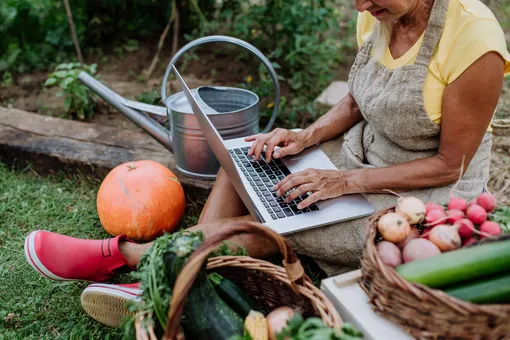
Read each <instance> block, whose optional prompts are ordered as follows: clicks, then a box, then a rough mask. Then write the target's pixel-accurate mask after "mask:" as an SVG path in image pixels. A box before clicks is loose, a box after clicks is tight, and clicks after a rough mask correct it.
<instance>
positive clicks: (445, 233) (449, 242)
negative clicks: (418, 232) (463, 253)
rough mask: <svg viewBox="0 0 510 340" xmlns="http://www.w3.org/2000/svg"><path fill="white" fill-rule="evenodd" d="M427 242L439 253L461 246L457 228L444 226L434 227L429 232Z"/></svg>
mask: <svg viewBox="0 0 510 340" xmlns="http://www.w3.org/2000/svg"><path fill="white" fill-rule="evenodd" d="M429 240H430V242H432V243H434V244H435V245H436V246H437V247H438V248H439V250H441V251H448V250H453V249H457V248H458V247H460V245H461V244H462V240H461V239H460V236H459V233H458V232H457V228H454V227H453V226H451V225H446V224H440V225H438V226H435V227H434V228H433V229H432V231H431V232H430V237H429Z"/></svg>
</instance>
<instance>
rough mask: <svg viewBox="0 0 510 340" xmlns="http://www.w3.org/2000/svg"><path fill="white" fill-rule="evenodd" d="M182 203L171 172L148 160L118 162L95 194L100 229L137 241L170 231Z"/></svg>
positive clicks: (180, 210) (183, 204)
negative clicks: (101, 227)
mask: <svg viewBox="0 0 510 340" xmlns="http://www.w3.org/2000/svg"><path fill="white" fill-rule="evenodd" d="M185 206H186V202H185V197H184V190H183V188H182V185H181V183H180V182H179V181H178V180H177V177H176V176H175V174H174V173H173V172H172V171H170V170H169V169H168V168H167V167H165V166H164V165H162V164H160V163H158V162H154V161H150V160H143V161H136V162H129V163H124V164H121V165H118V166H117V167H115V168H114V169H112V170H111V171H110V173H109V174H108V175H107V176H106V177H105V179H104V180H103V182H102V183H101V186H100V187H99V191H98V193H97V213H98V215H99V220H100V221H101V224H102V225H103V228H104V229H105V230H106V231H107V232H108V233H109V234H110V235H112V236H117V235H119V234H125V235H127V236H128V237H129V238H131V239H133V240H137V241H150V240H153V239H155V238H157V237H158V236H161V235H162V234H163V233H164V232H172V231H174V230H175V228H176V227H177V226H178V224H179V223H180V221H181V219H182V217H183V215H184V208H185Z"/></svg>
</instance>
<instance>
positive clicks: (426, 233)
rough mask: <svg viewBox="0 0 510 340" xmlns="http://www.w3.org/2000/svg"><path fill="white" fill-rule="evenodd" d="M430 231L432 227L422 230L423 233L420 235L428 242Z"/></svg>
mask: <svg viewBox="0 0 510 340" xmlns="http://www.w3.org/2000/svg"><path fill="white" fill-rule="evenodd" d="M431 230H432V227H427V228H425V229H423V232H422V233H421V237H422V238H424V239H427V240H428V239H429V236H430V231H431Z"/></svg>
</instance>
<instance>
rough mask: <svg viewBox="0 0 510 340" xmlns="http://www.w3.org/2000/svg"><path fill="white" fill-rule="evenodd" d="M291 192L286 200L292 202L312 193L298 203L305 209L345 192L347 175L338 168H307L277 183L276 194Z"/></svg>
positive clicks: (299, 207) (299, 206)
mask: <svg viewBox="0 0 510 340" xmlns="http://www.w3.org/2000/svg"><path fill="white" fill-rule="evenodd" d="M292 189H295V190H294V191H292V192H290V193H289V195H288V196H287V197H286V198H285V202H287V203H288V202H290V201H292V200H294V199H295V198H297V197H298V196H301V195H303V194H305V193H307V192H311V193H312V194H311V195H310V196H308V198H307V199H305V200H304V201H302V202H300V203H299V204H298V206H297V207H298V209H304V208H306V207H308V206H309V205H310V204H312V203H315V202H317V201H319V200H325V199H328V198H333V197H338V196H341V195H343V194H344V193H345V189H346V176H345V173H344V172H342V171H338V170H317V169H307V170H303V171H300V172H296V173H293V174H290V175H288V176H287V177H285V178H284V179H282V180H281V181H280V182H279V183H277V184H276V185H275V190H276V194H277V195H278V196H282V195H284V194H285V193H286V192H288V191H289V190H292Z"/></svg>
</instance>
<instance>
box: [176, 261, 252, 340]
mask: <svg viewBox="0 0 510 340" xmlns="http://www.w3.org/2000/svg"><path fill="white" fill-rule="evenodd" d="M183 316H184V319H183V320H182V322H181V325H182V328H183V331H184V335H185V336H186V339H193V340H217V339H228V338H230V337H231V336H234V335H236V334H243V332H244V319H243V318H241V317H240V316H239V315H238V314H237V313H236V312H235V311H234V310H233V309H232V308H230V307H229V306H228V305H227V303H226V302H225V301H223V300H222V299H221V298H220V297H219V295H218V294H217V293H216V291H215V290H214V288H213V286H212V283H211V282H210V281H209V280H208V278H207V274H206V273H205V266H204V267H203V270H202V271H201V273H200V274H199V276H198V277H197V279H196V281H195V283H194V284H193V287H192V288H191V291H190V292H189V295H188V298H187V300H186V303H185V304H184V311H183Z"/></svg>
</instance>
